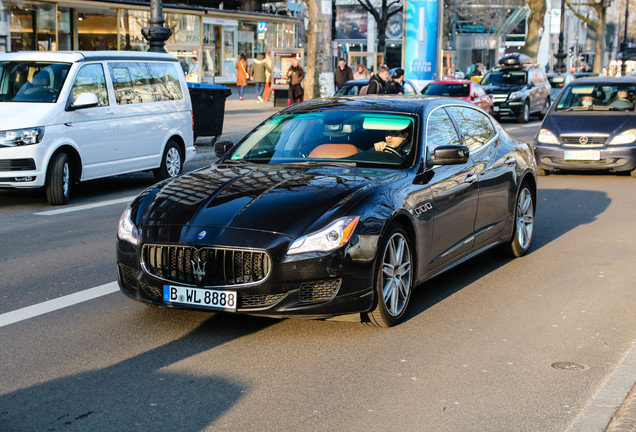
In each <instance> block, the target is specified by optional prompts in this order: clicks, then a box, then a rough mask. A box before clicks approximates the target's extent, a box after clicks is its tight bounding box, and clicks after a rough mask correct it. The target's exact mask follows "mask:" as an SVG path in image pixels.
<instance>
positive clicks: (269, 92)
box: [263, 53, 272, 102]
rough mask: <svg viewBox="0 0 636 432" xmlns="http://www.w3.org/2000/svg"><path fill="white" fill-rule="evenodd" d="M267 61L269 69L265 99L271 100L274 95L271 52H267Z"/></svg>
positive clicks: (266, 73) (266, 71)
mask: <svg viewBox="0 0 636 432" xmlns="http://www.w3.org/2000/svg"><path fill="white" fill-rule="evenodd" d="M265 63H267V66H268V69H267V68H266V69H265V90H264V91H263V99H265V100H266V101H268V102H269V98H270V97H271V96H272V56H271V54H270V53H266V54H265Z"/></svg>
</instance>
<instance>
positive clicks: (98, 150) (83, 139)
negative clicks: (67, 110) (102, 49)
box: [66, 63, 119, 180]
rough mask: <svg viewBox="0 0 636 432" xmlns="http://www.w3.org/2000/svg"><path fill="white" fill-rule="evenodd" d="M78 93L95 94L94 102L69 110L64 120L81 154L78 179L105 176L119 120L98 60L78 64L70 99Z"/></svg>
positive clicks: (110, 169)
mask: <svg viewBox="0 0 636 432" xmlns="http://www.w3.org/2000/svg"><path fill="white" fill-rule="evenodd" d="M82 93H93V94H95V95H96V96H97V101H98V105H97V106H95V107H89V108H82V109H77V110H73V111H71V115H70V118H71V122H69V123H66V126H68V127H69V130H70V134H71V136H72V137H73V140H74V141H75V143H76V144H77V147H78V149H79V153H80V157H81V158H82V179H83V180H88V179H92V178H98V177H104V176H108V175H110V174H111V173H112V172H113V158H114V149H115V146H116V143H117V137H118V135H117V134H118V131H119V122H118V119H117V118H116V117H115V114H114V110H113V107H112V106H111V105H110V100H109V97H108V90H107V87H106V78H105V75H104V69H103V67H102V64H101V63H90V64H85V65H82V67H81V68H80V69H79V71H78V72H77V75H76V76H75V79H74V81H73V87H72V97H73V100H75V99H76V98H77V96H79V95H80V94H82Z"/></svg>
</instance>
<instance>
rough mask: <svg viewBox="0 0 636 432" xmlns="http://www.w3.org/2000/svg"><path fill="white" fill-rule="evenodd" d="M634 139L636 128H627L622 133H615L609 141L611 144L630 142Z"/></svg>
mask: <svg viewBox="0 0 636 432" xmlns="http://www.w3.org/2000/svg"><path fill="white" fill-rule="evenodd" d="M634 141H636V129H629V130H626V131H625V132H623V133H620V134H618V135H616V136H615V137H614V138H613V139H612V140H611V141H610V144H611V145H616V144H631V143H633V142H634Z"/></svg>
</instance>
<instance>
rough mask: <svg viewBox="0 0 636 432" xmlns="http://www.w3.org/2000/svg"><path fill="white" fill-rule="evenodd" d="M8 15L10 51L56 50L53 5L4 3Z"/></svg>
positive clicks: (11, 0) (11, 1)
mask: <svg viewBox="0 0 636 432" xmlns="http://www.w3.org/2000/svg"><path fill="white" fill-rule="evenodd" d="M5 6H6V8H7V9H8V10H9V13H10V23H9V25H10V29H11V51H25V50H39V51H49V50H56V49H57V41H56V38H55V4H52V3H36V2H22V1H20V2H16V1H13V0H10V1H5Z"/></svg>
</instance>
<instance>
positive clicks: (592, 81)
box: [572, 76, 636, 85]
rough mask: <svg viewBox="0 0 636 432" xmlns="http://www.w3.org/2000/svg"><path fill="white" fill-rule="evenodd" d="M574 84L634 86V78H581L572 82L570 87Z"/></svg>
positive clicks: (635, 81)
mask: <svg viewBox="0 0 636 432" xmlns="http://www.w3.org/2000/svg"><path fill="white" fill-rule="evenodd" d="M576 84H608V85H620V84H626V85H628V84H632V85H634V84H636V77H598V76H592V77H582V78H577V79H575V80H574V81H572V85H576Z"/></svg>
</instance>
